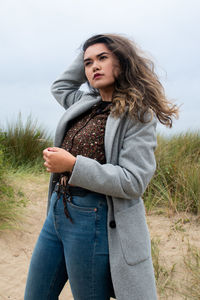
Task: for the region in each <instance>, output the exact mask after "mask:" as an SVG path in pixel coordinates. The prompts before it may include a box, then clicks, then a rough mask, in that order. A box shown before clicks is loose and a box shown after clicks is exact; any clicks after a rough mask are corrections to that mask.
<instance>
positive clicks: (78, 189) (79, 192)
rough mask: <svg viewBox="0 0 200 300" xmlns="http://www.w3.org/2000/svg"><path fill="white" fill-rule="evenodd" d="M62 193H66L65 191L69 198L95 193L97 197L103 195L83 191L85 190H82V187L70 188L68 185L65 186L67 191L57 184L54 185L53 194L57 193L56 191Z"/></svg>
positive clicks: (86, 190)
mask: <svg viewBox="0 0 200 300" xmlns="http://www.w3.org/2000/svg"><path fill="white" fill-rule="evenodd" d="M59 190H60V191H61V192H62V191H63V192H66V190H67V193H69V194H70V195H71V196H82V197H83V196H86V195H87V194H88V193H95V194H97V195H103V194H101V193H97V192H93V191H91V190H88V189H85V188H82V187H78V186H71V185H68V186H67V189H63V188H62V186H59V183H57V184H56V185H55V188H54V191H55V192H58V191H59Z"/></svg>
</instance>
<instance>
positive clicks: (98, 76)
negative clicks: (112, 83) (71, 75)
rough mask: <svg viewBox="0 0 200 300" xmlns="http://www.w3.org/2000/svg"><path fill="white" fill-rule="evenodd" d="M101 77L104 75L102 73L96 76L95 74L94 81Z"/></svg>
mask: <svg viewBox="0 0 200 300" xmlns="http://www.w3.org/2000/svg"><path fill="white" fill-rule="evenodd" d="M101 76H103V75H102V74H100V73H96V74H94V76H93V79H97V78H100V77H101Z"/></svg>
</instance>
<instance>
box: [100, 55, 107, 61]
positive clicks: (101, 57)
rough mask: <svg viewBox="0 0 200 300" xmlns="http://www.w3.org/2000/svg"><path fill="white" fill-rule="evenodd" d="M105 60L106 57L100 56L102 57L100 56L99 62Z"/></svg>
mask: <svg viewBox="0 0 200 300" xmlns="http://www.w3.org/2000/svg"><path fill="white" fill-rule="evenodd" d="M106 58H107V56H106V55H102V56H100V58H99V59H100V60H104V59H106Z"/></svg>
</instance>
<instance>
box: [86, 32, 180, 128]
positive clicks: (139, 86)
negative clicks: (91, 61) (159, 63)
mask: <svg viewBox="0 0 200 300" xmlns="http://www.w3.org/2000/svg"><path fill="white" fill-rule="evenodd" d="M97 43H103V44H105V45H106V46H107V48H108V49H109V50H110V51H112V52H113V53H114V54H115V56H116V57H117V58H118V60H119V63H120V68H121V73H120V74H119V76H118V77H117V78H116V81H115V91H114V93H113V99H112V102H113V109H112V111H111V113H112V115H113V116H115V117H119V116H120V115H121V114H122V113H124V112H125V108H126V107H127V106H128V113H129V115H130V116H133V117H134V118H136V119H137V120H139V121H141V122H143V123H144V122H145V121H144V120H145V113H146V112H148V111H154V113H155V114H156V116H157V118H158V120H159V121H160V122H161V123H162V124H164V125H166V126H168V127H172V117H178V108H177V106H176V105H174V104H172V103H171V102H170V101H168V100H167V98H166V96H165V92H164V88H163V86H162V84H161V83H160V81H159V79H158V76H157V75H156V73H155V72H154V64H153V62H152V61H151V60H150V59H148V58H146V57H145V56H144V54H143V53H142V51H141V50H139V48H138V47H137V46H136V44H135V43H133V42H132V41H131V40H129V39H128V38H126V37H123V36H121V35H118V34H100V35H95V36H92V37H91V38H89V39H88V40H86V41H85V43H84V44H83V51H84V52H85V51H86V49H87V48H88V47H89V46H92V45H94V44H97ZM90 89H91V91H92V92H94V93H97V92H98V91H97V90H96V89H94V88H92V87H90Z"/></svg>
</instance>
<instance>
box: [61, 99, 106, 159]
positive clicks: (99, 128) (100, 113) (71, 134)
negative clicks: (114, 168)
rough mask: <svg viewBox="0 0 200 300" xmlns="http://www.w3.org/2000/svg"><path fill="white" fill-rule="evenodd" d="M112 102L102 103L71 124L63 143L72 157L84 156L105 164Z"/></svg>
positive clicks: (63, 146)
mask: <svg viewBox="0 0 200 300" xmlns="http://www.w3.org/2000/svg"><path fill="white" fill-rule="evenodd" d="M110 107H111V102H105V101H100V103H98V104H96V105H94V106H93V107H92V108H91V109H90V110H89V111H87V112H85V113H84V114H82V115H81V116H79V117H78V118H76V119H75V120H73V123H72V124H71V126H70V128H69V130H68V131H67V133H66V136H65V138H64V140H63V143H62V148H63V149H65V150H67V151H69V152H70V153H71V154H72V155H74V156H77V155H82V156H86V157H89V158H92V159H95V160H97V161H98V162H99V163H101V164H104V163H105V162H106V160H105V151H104V134H105V124H106V120H107V117H108V114H109V112H110Z"/></svg>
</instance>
